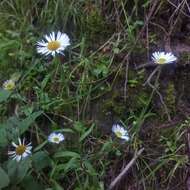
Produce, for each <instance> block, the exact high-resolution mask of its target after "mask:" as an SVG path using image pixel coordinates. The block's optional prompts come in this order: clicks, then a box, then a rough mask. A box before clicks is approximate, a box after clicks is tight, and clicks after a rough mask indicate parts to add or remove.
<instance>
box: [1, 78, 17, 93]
mask: <svg viewBox="0 0 190 190" xmlns="http://www.w3.org/2000/svg"><path fill="white" fill-rule="evenodd" d="M3 88H4V89H5V90H9V91H10V90H13V89H15V81H14V80H12V79H10V80H6V81H5V82H4V83H3Z"/></svg>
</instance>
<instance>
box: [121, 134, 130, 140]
mask: <svg viewBox="0 0 190 190" xmlns="http://www.w3.org/2000/svg"><path fill="white" fill-rule="evenodd" d="M121 138H122V139H124V140H126V141H129V136H128V135H125V136H122V137H121Z"/></svg>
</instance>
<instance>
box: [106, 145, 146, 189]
mask: <svg viewBox="0 0 190 190" xmlns="http://www.w3.org/2000/svg"><path fill="white" fill-rule="evenodd" d="M143 151H144V148H141V149H140V150H139V151H138V152H137V153H135V155H134V157H133V159H132V160H131V161H130V162H129V163H128V164H127V165H126V166H125V168H124V169H123V170H122V171H121V173H120V174H119V175H118V176H117V177H116V178H115V179H114V180H113V181H112V182H111V184H110V186H109V188H108V190H112V189H113V188H114V187H115V186H116V184H117V183H118V182H119V181H120V180H121V179H122V178H123V176H124V175H125V174H126V173H127V172H128V170H129V169H130V168H131V167H132V166H133V164H134V163H135V161H136V159H137V158H138V157H139V156H140V155H141V154H142V152H143Z"/></svg>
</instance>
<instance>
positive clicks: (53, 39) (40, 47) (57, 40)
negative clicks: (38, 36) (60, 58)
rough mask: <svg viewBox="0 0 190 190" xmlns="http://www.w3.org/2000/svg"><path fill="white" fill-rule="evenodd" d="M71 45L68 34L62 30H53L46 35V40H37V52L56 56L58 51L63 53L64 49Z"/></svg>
mask: <svg viewBox="0 0 190 190" xmlns="http://www.w3.org/2000/svg"><path fill="white" fill-rule="evenodd" d="M69 45H70V39H69V37H68V36H67V34H65V33H61V32H60V31H58V32H57V33H55V32H51V33H50V34H49V35H45V36H44V40H40V41H38V42H37V52H38V53H40V54H43V55H52V56H55V54H56V53H58V54H59V53H60V54H63V51H64V50H65V48H66V47H67V46H69ZM63 55H64V54H63Z"/></svg>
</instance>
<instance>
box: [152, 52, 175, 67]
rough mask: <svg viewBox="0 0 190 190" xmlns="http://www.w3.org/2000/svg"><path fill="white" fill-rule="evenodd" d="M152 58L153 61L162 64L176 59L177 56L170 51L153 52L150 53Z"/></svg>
mask: <svg viewBox="0 0 190 190" xmlns="http://www.w3.org/2000/svg"><path fill="white" fill-rule="evenodd" d="M152 60H153V62H154V63H156V64H160V65H162V64H168V63H172V62H174V61H176V60H177V57H175V56H174V55H173V54H172V53H171V52H169V53H166V52H154V53H153V54H152Z"/></svg>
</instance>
